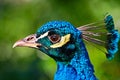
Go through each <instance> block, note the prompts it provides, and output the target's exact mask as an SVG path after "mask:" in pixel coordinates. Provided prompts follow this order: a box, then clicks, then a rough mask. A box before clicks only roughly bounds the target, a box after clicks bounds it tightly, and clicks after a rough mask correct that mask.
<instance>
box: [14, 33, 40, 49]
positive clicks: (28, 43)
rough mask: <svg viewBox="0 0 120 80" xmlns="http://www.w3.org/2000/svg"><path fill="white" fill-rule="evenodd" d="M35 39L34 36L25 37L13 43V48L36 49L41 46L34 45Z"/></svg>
mask: <svg viewBox="0 0 120 80" xmlns="http://www.w3.org/2000/svg"><path fill="white" fill-rule="evenodd" d="M36 41H37V38H36V34H32V35H29V36H27V37H25V38H24V39H21V40H18V41H17V42H15V43H14V45H13V48H15V47H32V48H38V47H40V46H41V44H39V43H36Z"/></svg>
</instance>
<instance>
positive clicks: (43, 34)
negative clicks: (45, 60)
mask: <svg viewBox="0 0 120 80" xmlns="http://www.w3.org/2000/svg"><path fill="white" fill-rule="evenodd" d="M104 23H105V24H104V25H102V26H103V28H104V29H105V30H104V31H103V32H101V31H100V30H101V29H100V28H101V26H99V25H98V26H97V25H96V24H98V23H92V24H88V25H84V26H81V27H79V28H75V27H74V26H73V25H72V24H71V23H69V22H66V21H51V22H48V23H46V24H44V25H43V26H41V27H40V28H39V29H38V30H37V32H36V34H33V35H30V36H28V37H26V38H24V39H23V40H20V41H18V42H16V43H15V44H14V46H13V47H15V46H27V47H33V48H37V49H39V50H40V51H42V52H44V53H46V54H47V55H49V56H50V57H52V58H53V59H54V60H55V61H56V63H57V71H56V74H55V77H54V80H97V78H96V77H95V75H94V69H93V65H92V64H91V62H90V59H89V56H88V52H87V50H86V47H85V44H84V42H83V40H85V41H89V42H93V43H95V44H98V45H100V46H103V47H105V48H106V50H107V52H105V54H106V56H107V58H108V59H112V58H113V57H114V55H115V53H116V52H117V51H118V41H119V33H118V31H117V30H115V29H114V22H113V18H112V16H110V15H108V16H107V17H106V18H105V20H104ZM94 25H95V26H94ZM97 30H98V32H95V31H97ZM99 31H100V32H99ZM104 35H105V37H104V38H105V40H103V39H100V38H99V37H102V36H104Z"/></svg>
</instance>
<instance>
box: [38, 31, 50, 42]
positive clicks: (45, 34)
mask: <svg viewBox="0 0 120 80" xmlns="http://www.w3.org/2000/svg"><path fill="white" fill-rule="evenodd" d="M48 33H49V31H48V32H46V33H44V34H43V35H41V36H40V37H38V38H37V39H36V41H37V40H38V39H42V38H44V37H46V36H48Z"/></svg>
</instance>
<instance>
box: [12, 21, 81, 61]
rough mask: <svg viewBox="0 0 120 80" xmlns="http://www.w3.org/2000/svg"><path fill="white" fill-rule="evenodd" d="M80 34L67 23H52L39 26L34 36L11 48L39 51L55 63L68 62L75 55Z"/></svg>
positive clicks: (20, 41) (18, 42)
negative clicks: (27, 48)
mask: <svg viewBox="0 0 120 80" xmlns="http://www.w3.org/2000/svg"><path fill="white" fill-rule="evenodd" d="M80 37H81V32H80V31H79V30H78V29H76V28H75V27H74V26H73V25H71V24H70V23H69V22H65V21H52V22H48V23H46V24H44V25H43V26H41V27H40V28H39V29H38V30H37V32H36V33H35V34H32V35H29V36H27V37H25V38H24V39H22V40H19V41H17V42H16V43H15V44H14V45H13V47H16V46H20V47H32V48H36V49H39V50H40V51H42V52H44V53H45V54H47V55H49V56H50V57H52V58H54V59H55V60H56V61H69V60H70V59H71V58H72V57H73V56H74V54H75V51H76V50H75V49H77V48H76V45H77V44H78V43H77V42H78V41H81V40H78V39H81V38H80Z"/></svg>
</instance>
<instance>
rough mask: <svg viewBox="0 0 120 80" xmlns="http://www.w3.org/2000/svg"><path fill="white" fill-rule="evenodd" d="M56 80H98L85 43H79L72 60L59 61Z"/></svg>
mask: <svg viewBox="0 0 120 80" xmlns="http://www.w3.org/2000/svg"><path fill="white" fill-rule="evenodd" d="M55 80H97V79H96V77H95V76H94V69H93V66H92V64H91V62H90V60H89V57H88V53H87V50H86V48H85V46H84V43H81V44H80V45H79V47H78V48H77V50H76V52H75V55H74V57H73V58H72V59H71V60H70V62H57V72H56V75H55Z"/></svg>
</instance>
